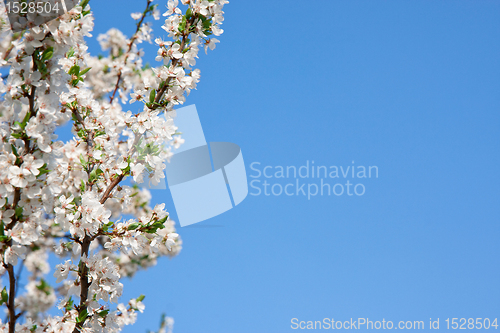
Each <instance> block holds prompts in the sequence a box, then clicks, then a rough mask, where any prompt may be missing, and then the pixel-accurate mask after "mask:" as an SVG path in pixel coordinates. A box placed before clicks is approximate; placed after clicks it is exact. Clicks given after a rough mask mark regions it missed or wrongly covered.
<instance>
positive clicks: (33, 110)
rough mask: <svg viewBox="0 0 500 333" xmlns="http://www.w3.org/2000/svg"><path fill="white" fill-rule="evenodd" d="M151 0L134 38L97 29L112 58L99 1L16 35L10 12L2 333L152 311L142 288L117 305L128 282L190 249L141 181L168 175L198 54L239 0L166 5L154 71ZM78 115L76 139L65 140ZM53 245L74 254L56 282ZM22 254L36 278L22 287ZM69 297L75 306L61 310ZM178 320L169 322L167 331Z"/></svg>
mask: <svg viewBox="0 0 500 333" xmlns="http://www.w3.org/2000/svg"><path fill="white" fill-rule="evenodd" d="M49 1H53V0H49ZM145 2H146V9H145V10H144V11H143V12H139V13H133V14H132V18H134V19H135V20H136V26H137V28H136V32H135V33H134V35H133V36H132V37H131V38H130V39H127V38H126V37H125V36H124V35H123V34H122V33H121V32H120V31H119V30H117V29H111V30H110V31H108V32H107V33H106V34H104V35H100V36H99V37H98V40H99V42H100V44H101V47H102V48H103V50H105V51H106V50H108V51H109V53H108V55H107V56H99V57H94V56H91V55H90V54H89V53H88V50H87V46H86V43H85V40H84V37H91V31H92V29H93V24H94V23H93V15H92V12H91V10H90V6H89V0H83V1H81V2H80V3H79V4H78V5H77V6H75V7H74V8H73V9H71V10H70V11H68V12H67V13H65V14H64V15H62V16H60V17H59V18H57V19H55V20H53V21H50V22H48V23H45V24H43V25H41V26H38V27H33V28H31V29H29V30H27V31H25V32H23V33H16V34H13V33H12V32H11V31H10V30H9V28H8V26H7V24H6V22H7V20H6V13H5V8H3V7H2V8H0V11H1V14H2V15H1V17H0V66H10V69H9V75H8V76H7V77H6V78H3V79H1V80H0V138H1V140H0V254H1V256H2V265H0V274H1V275H5V274H7V275H8V276H9V286H6V287H5V288H4V289H3V290H2V292H1V297H0V304H2V305H4V306H5V307H6V308H7V310H8V313H9V316H8V319H7V321H6V322H5V323H1V322H0V332H15V331H26V332H28V331H30V332H75V333H76V332H119V331H120V330H121V328H122V327H123V326H124V325H128V324H132V323H134V322H135V318H136V316H137V313H138V312H142V311H143V309H144V304H143V303H142V301H143V299H144V297H143V296H140V297H138V298H136V299H132V300H130V301H129V302H128V305H124V304H118V305H117V306H115V307H113V306H112V305H111V303H117V302H118V299H119V297H120V296H121V295H122V290H123V285H122V283H121V282H120V279H121V278H122V277H124V276H133V275H134V274H135V273H136V272H137V271H138V270H140V269H146V268H148V267H150V266H153V265H155V264H156V260H157V259H158V258H159V257H160V256H169V257H173V256H175V255H177V254H178V253H179V251H180V249H181V246H182V241H181V239H180V237H179V235H178V234H177V233H176V230H175V226H174V222H173V221H172V220H171V219H170V218H169V214H168V212H167V211H166V210H165V205H164V204H160V205H156V206H155V207H150V205H149V202H150V199H151V195H150V193H149V191H148V190H146V189H143V188H142V189H141V188H140V187H139V186H138V185H136V184H140V183H143V182H150V183H153V184H158V182H159V181H160V180H161V179H162V178H163V177H164V169H165V163H167V162H168V160H169V159H170V157H171V156H172V150H173V149H175V148H177V147H179V145H181V144H182V143H183V140H182V138H181V137H180V135H179V134H178V132H177V127H176V126H175V125H174V116H175V111H173V110H174V107H175V106H176V105H179V104H183V103H184V102H185V100H186V97H187V96H188V95H189V93H190V91H191V90H192V89H196V86H197V83H198V82H199V79H200V71H199V69H197V68H193V67H194V66H195V65H196V58H197V57H198V52H199V49H200V48H204V49H205V51H207V50H208V49H212V50H213V49H214V48H215V45H216V43H218V42H219V41H218V40H217V39H216V38H213V37H211V36H212V35H215V36H219V35H220V34H222V32H223V31H222V29H221V28H220V25H221V24H222V22H223V11H222V9H223V7H224V5H225V4H226V3H227V1H225V0H181V3H180V4H179V2H178V0H168V1H166V3H163V5H166V11H165V12H164V13H163V16H164V17H165V23H164V25H163V26H162V29H163V30H164V31H165V32H166V33H167V35H168V40H163V39H161V38H156V39H154V43H156V45H157V46H158V52H157V57H156V60H158V61H160V62H161V64H160V65H159V66H157V67H152V68H151V67H149V66H144V65H143V61H142V56H143V51H142V50H141V49H139V48H138V45H139V44H140V43H142V42H144V41H146V42H151V43H152V42H153V37H152V24H151V22H148V21H147V20H148V18H149V17H152V18H153V19H155V20H157V19H160V15H161V13H160V11H159V9H158V7H159V6H160V7H161V5H159V4H155V3H154V1H153V0H146V1H145ZM120 102H121V103H120ZM125 102H129V104H123V103H125ZM125 107H130V108H131V109H130V110H127V109H125ZM68 122H72V133H73V135H74V137H73V138H72V139H71V140H69V141H66V142H63V141H59V140H57V135H56V134H55V132H56V129H57V128H58V127H60V126H62V125H64V124H66V123H68ZM127 179H131V180H132V185H131V184H128V183H126V184H125V183H124V182H125V181H126V180H127ZM50 253H53V254H55V255H56V256H57V257H58V258H60V259H61V263H60V264H58V265H57V267H56V268H55V273H54V277H55V278H56V284H57V285H51V284H50V283H49V282H48V281H47V279H46V278H45V275H46V274H47V273H49V271H50V268H49V264H48V256H49V254H50ZM19 260H23V264H24V266H25V267H26V271H27V279H28V283H27V284H26V286H25V288H24V289H25V290H24V292H23V293H22V294H21V295H17V294H16V290H17V287H18V283H19V281H18V280H19V274H20V268H18V267H17V265H18V263H19ZM16 270H17V273H18V274H16ZM77 300H78V301H77ZM56 303H57V307H58V308H59V309H60V310H62V315H60V316H48V315H47V314H46V312H47V311H48V310H49V309H50V308H52V307H53V306H55V305H56ZM21 317H24V319H23V320H22V321H21V320H19V319H20V318H21ZM171 326H172V321H171V319H170V318H167V319H165V321H164V322H163V324H162V327H163V328H162V329H167V328H168V329H171Z"/></svg>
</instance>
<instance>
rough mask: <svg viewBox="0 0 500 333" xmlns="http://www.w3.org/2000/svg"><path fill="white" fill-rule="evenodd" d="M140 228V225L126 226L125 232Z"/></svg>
mask: <svg viewBox="0 0 500 333" xmlns="http://www.w3.org/2000/svg"><path fill="white" fill-rule="evenodd" d="M140 226H141V224H140V223H132V224H131V225H129V226H128V229H127V230H135V229H137V228H139V227H140Z"/></svg>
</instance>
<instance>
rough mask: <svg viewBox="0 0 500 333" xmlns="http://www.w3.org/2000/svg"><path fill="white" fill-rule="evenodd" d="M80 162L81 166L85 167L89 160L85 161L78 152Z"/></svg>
mask: <svg viewBox="0 0 500 333" xmlns="http://www.w3.org/2000/svg"><path fill="white" fill-rule="evenodd" d="M80 163H82V166H83V167H84V168H86V167H87V166H88V165H89V162H87V161H85V158H83V155H82V154H80Z"/></svg>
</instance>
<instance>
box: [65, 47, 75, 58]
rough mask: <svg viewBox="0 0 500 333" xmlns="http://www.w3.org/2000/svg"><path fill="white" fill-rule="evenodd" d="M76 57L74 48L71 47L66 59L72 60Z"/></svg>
mask: <svg viewBox="0 0 500 333" xmlns="http://www.w3.org/2000/svg"><path fill="white" fill-rule="evenodd" d="M74 55H75V49H74V48H73V47H71V49H70V50H69V51H68V53H66V57H67V58H71V57H73V56H74Z"/></svg>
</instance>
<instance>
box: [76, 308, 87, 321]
mask: <svg viewBox="0 0 500 333" xmlns="http://www.w3.org/2000/svg"><path fill="white" fill-rule="evenodd" d="M88 315H89V313H88V312H87V308H83V310H81V311H80V313H79V314H78V318H76V322H77V323H83V322H84V321H85V319H87V316H88Z"/></svg>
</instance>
